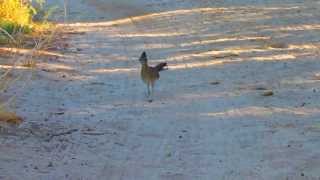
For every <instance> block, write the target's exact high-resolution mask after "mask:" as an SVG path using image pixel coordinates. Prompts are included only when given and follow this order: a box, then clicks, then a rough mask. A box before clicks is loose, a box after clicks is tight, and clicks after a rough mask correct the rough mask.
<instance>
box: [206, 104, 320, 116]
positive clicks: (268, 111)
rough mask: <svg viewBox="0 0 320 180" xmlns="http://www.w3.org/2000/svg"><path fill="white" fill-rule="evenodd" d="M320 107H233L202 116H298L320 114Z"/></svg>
mask: <svg viewBox="0 0 320 180" xmlns="http://www.w3.org/2000/svg"><path fill="white" fill-rule="evenodd" d="M319 113H320V109H317V108H293V107H290V108H280V107H272V108H266V107H257V106H251V107H245V108H237V109H231V110H227V111H223V112H210V113H202V114H201V116H209V117H226V118H228V117H244V116H254V117H267V116H271V115H277V114H285V115H297V116H310V115H315V114H319Z"/></svg>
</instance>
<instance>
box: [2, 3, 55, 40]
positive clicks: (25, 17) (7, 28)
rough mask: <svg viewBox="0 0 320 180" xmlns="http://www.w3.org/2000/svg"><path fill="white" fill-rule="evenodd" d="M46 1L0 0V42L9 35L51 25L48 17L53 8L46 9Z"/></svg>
mask: <svg viewBox="0 0 320 180" xmlns="http://www.w3.org/2000/svg"><path fill="white" fill-rule="evenodd" d="M44 3H45V1H44V0H0V28H1V29H0V30H1V31H0V42H1V41H4V40H5V39H7V38H8V35H15V34H18V33H30V32H32V31H35V30H43V29H44V28H47V27H49V26H48V23H47V19H48V16H49V15H50V13H52V11H53V9H51V10H49V11H45V10H44Z"/></svg>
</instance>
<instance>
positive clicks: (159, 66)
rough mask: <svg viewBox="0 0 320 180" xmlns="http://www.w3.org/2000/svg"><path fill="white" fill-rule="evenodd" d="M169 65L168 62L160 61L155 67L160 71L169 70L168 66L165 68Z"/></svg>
mask: <svg viewBox="0 0 320 180" xmlns="http://www.w3.org/2000/svg"><path fill="white" fill-rule="evenodd" d="M165 67H167V63H166V62H163V63H160V64H158V65H156V67H155V69H156V70H157V71H158V72H160V71H163V70H167V69H168V68H165Z"/></svg>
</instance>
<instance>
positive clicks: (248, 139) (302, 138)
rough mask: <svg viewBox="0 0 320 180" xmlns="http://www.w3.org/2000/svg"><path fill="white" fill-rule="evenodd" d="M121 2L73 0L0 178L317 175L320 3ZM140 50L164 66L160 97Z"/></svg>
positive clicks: (6, 140)
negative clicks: (60, 42) (142, 74)
mask: <svg viewBox="0 0 320 180" xmlns="http://www.w3.org/2000/svg"><path fill="white" fill-rule="evenodd" d="M118 2H119V4H115V2H113V1H109V2H108V3H107V2H100V1H87V2H81V3H80V2H79V3H75V4H73V3H72V1H70V2H69V9H70V11H72V12H73V13H71V15H70V17H68V18H69V23H68V24H67V25H61V26H63V29H64V31H65V33H64V35H63V36H67V37H68V39H69V40H68V42H69V46H68V47H66V49H64V50H61V51H58V52H56V53H58V55H57V56H59V58H57V59H56V58H52V59H51V60H49V61H46V62H40V63H39V67H41V68H39V70H37V71H36V72H35V75H34V78H33V80H32V81H31V82H30V85H29V86H28V88H27V89H26V90H25V93H23V95H22V96H20V97H18V98H17V99H16V101H17V103H16V104H17V111H18V114H21V115H22V116H23V117H25V123H24V124H23V125H22V126H21V127H20V129H19V130H18V131H17V132H16V133H13V134H3V135H1V136H0V142H1V143H0V179H5V180H7V179H30V180H31V179H46V180H51V179H52V180H55V179H88V180H91V179H106V180H120V179H121V180H142V179H145V180H157V179H163V180H242V179H243V180H251V179H252V180H258V179H259V180H262V179H265V180H269V179H279V180H280V179H289V180H292V179H294V180H303V179H306V180H307V179H308V180H309V179H319V178H320V171H319V168H320V151H319V148H320V138H319V136H320V120H319V117H320V103H319V102H320V96H319V93H320V83H319V80H320V62H319V52H320V51H319V47H320V41H319V40H320V36H319V35H320V34H319V30H320V21H319V19H320V13H319V12H320V9H319V7H320V4H319V2H317V1H316V0H314V1H312V0H306V1H281V2H278V1H257V2H255V3H249V2H242V3H233V2H232V1H224V2H222V1H215V2H210V1H169V0H167V1H142V0H139V1H137V2H135V3H133V2H131V4H130V3H129V4H127V3H126V2H125V1H118ZM86 7H87V8H86ZM111 7H112V8H111ZM117 8H118V9H117ZM125 8H127V9H128V10H127V11H124V9H125ZM108 10H110V11H108ZM118 10H119V11H118ZM127 12H128V14H126V13H127ZM81 15H82V16H81ZM86 17H87V19H86ZM95 17H96V18H95ZM93 20H94V21H93ZM89 21H91V22H89ZM142 51H146V52H147V53H148V54H149V57H150V62H151V63H152V64H155V63H157V62H160V61H167V62H168V64H169V70H168V71H165V72H163V73H161V79H160V81H159V82H158V84H157V86H156V92H155V98H154V99H155V100H154V102H153V103H148V102H147V101H146V98H145V95H144V94H145V91H146V87H145V86H144V85H143V83H142V82H141V80H140V79H139V68H140V65H139V63H138V57H139V55H140V53H141V52H142ZM270 91H272V92H273V95H271V96H264V95H263V94H264V93H266V92H270ZM11 92H15V89H14V87H12V90H11ZM265 95H266V94H265Z"/></svg>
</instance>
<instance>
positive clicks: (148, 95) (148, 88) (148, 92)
mask: <svg viewBox="0 0 320 180" xmlns="http://www.w3.org/2000/svg"><path fill="white" fill-rule="evenodd" d="M147 97H148V98H149V97H150V86H149V84H147Z"/></svg>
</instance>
